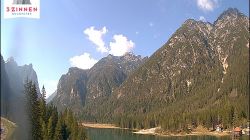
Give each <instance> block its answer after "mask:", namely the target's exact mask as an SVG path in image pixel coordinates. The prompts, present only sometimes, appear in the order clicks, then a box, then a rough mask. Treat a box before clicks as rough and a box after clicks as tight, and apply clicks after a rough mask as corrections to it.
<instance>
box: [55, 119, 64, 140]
mask: <svg viewBox="0 0 250 140" xmlns="http://www.w3.org/2000/svg"><path fill="white" fill-rule="evenodd" d="M54 140H63V134H62V118H61V117H59V118H58V121H57V124H56V129H55V134H54Z"/></svg>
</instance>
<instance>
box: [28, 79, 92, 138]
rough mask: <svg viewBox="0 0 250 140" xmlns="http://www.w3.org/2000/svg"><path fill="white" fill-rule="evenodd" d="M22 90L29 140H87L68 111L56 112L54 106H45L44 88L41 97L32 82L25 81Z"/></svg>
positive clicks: (84, 133) (71, 113) (82, 130)
mask: <svg viewBox="0 0 250 140" xmlns="http://www.w3.org/2000/svg"><path fill="white" fill-rule="evenodd" d="M24 89H25V90H24V94H25V97H26V98H25V103H26V109H27V116H28V123H29V128H30V129H29V130H27V131H28V135H29V136H28V138H29V139H30V140H69V139H70V140H87V136H86V132H85V130H84V128H83V127H81V126H79V124H78V122H77V120H76V118H75V117H74V115H73V112H72V111H71V110H70V109H65V110H64V111H63V112H58V111H57V108H56V107H55V106H53V105H52V104H46V100H45V98H46V91H45V88H44V86H43V87H42V91H41V95H39V94H38V92H37V89H36V85H35V84H34V83H32V81H27V82H26V84H25V85H24Z"/></svg>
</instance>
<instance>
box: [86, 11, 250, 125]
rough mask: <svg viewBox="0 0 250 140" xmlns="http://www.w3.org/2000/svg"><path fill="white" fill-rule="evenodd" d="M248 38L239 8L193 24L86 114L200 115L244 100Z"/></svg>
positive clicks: (101, 116) (103, 116)
mask: <svg viewBox="0 0 250 140" xmlns="http://www.w3.org/2000/svg"><path fill="white" fill-rule="evenodd" d="M248 39H249V19H248V17H246V16H245V15H243V14H242V13H240V12H239V11H238V10H237V9H228V10H227V11H225V12H223V13H222V14H221V15H220V16H219V18H218V19H217V20H216V21H215V22H214V23H213V24H211V23H207V22H201V21H195V20H192V19H189V20H187V21H185V22H184V23H183V24H182V26H181V27H180V28H179V29H178V30H177V31H176V32H175V33H174V34H173V35H172V37H171V38H170V39H169V40H168V42H167V43H166V44H165V45H164V46H162V47H161V48H160V49H159V50H157V51H156V52H155V53H154V54H153V55H152V56H151V57H150V58H149V59H148V60H147V62H145V63H144V64H143V65H142V66H141V67H139V68H138V69H137V70H136V71H135V72H133V73H132V74H131V75H130V76H129V77H128V78H127V79H126V80H125V81H124V82H123V83H122V84H121V85H120V86H119V88H117V89H116V90H115V91H114V93H113V94H112V97H111V98H110V99H109V100H107V101H106V102H105V103H103V104H102V105H100V106H99V108H97V109H93V108H92V107H89V109H88V110H87V111H86V112H85V114H91V115H90V116H92V117H96V118H97V120H99V121H102V120H109V119H110V118H112V117H113V119H115V117H117V116H126V115H127V117H128V116H134V117H136V116H140V115H142V114H144V115H142V116H147V114H150V113H153V112H154V113H156V114H157V113H159V114H163V113H164V112H165V113H166V114H168V113H170V112H171V113H174V112H173V111H171V110H173V109H176V110H175V113H178V112H179V113H180V112H182V113H183V112H185V111H190V110H192V111H194V112H195V111H197V112H198V111H200V110H202V109H203V110H205V109H204V108H206V109H209V108H210V109H211V108H212V107H215V106H216V105H222V104H224V103H225V102H226V101H230V100H231V99H234V101H235V103H236V102H238V103H239V102H240V101H241V100H244V98H245V100H246V99H248V98H247V97H249V84H248V83H249V82H248V81H249V80H248V78H247V77H249V42H248V41H249V40H248ZM245 103H246V104H244V107H246V106H247V101H245ZM244 107H242V108H244ZM91 108H92V109H91ZM100 112H101V113H100ZM161 112H162V113H161ZM87 118H88V117H87ZM141 119H145V118H141Z"/></svg>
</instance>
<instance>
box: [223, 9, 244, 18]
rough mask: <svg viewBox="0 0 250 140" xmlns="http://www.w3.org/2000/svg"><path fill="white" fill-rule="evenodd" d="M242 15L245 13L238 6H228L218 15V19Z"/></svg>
mask: <svg viewBox="0 0 250 140" xmlns="http://www.w3.org/2000/svg"><path fill="white" fill-rule="evenodd" d="M242 15H243V14H242V13H241V12H240V11H239V10H238V9H237V8H228V9H227V10H226V11H224V12H223V13H222V14H221V15H220V16H219V17H218V19H223V18H226V17H238V16H242Z"/></svg>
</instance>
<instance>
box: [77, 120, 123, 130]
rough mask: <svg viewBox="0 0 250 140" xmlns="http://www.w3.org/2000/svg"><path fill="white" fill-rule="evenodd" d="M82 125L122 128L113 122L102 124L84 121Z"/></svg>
mask: <svg viewBox="0 0 250 140" xmlns="http://www.w3.org/2000/svg"><path fill="white" fill-rule="evenodd" d="M82 126H84V127H90V128H112V129H122V128H120V127H117V126H115V125H114V124H102V123H90V122H84V123H82Z"/></svg>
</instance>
